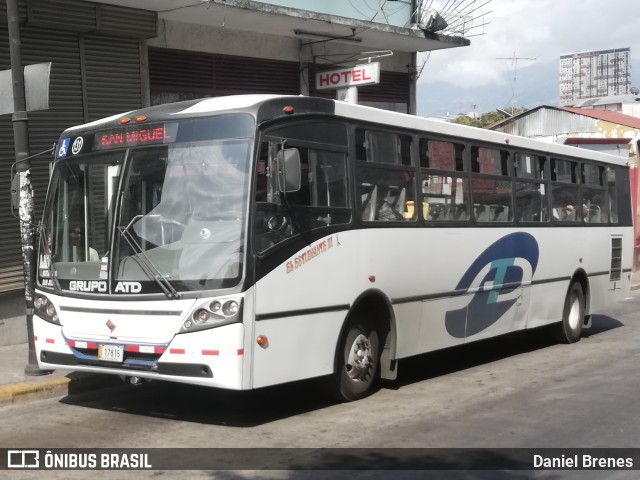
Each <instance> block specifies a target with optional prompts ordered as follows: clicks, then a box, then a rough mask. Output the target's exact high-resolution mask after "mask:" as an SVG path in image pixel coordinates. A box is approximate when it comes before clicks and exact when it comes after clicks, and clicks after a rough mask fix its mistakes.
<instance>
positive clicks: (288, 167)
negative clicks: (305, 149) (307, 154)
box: [276, 148, 302, 193]
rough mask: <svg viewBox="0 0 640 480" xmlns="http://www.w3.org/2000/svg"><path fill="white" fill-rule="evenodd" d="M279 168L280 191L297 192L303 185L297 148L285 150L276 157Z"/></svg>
mask: <svg viewBox="0 0 640 480" xmlns="http://www.w3.org/2000/svg"><path fill="white" fill-rule="evenodd" d="M276 162H277V166H278V190H280V191H281V192H283V193H287V192H297V191H298V190H300V186H301V183H302V179H301V173H300V152H299V151H298V149H297V148H285V149H283V150H280V151H279V152H278V155H277V157H276Z"/></svg>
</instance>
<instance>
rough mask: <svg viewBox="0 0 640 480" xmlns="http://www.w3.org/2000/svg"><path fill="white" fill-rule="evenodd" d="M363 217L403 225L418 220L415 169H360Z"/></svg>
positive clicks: (358, 173)
mask: <svg viewBox="0 0 640 480" xmlns="http://www.w3.org/2000/svg"><path fill="white" fill-rule="evenodd" d="M356 175H357V185H358V196H359V198H360V218H361V219H362V220H364V221H368V222H370V221H381V222H403V221H410V220H415V219H416V215H415V208H414V209H413V210H412V209H411V207H413V206H414V205H415V182H414V176H415V175H414V172H413V170H395V169H393V170H392V169H385V168H380V167H369V166H361V167H360V168H358V171H357V173H356Z"/></svg>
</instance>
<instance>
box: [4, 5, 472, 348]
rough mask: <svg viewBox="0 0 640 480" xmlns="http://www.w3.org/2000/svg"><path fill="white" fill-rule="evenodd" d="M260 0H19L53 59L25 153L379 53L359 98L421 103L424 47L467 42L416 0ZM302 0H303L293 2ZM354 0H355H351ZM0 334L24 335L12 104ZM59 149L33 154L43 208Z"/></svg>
mask: <svg viewBox="0 0 640 480" xmlns="http://www.w3.org/2000/svg"><path fill="white" fill-rule="evenodd" d="M351 3H352V2H346V3H345V2H342V1H340V0H324V1H319V2H294V1H285V0H280V1H273V2H258V1H253V0H153V1H148V0H95V1H86V0H19V2H18V4H19V17H20V30H21V49H22V57H23V63H24V64H25V65H29V64H35V63H42V62H52V68H51V81H50V87H49V93H50V98H49V109H48V110H44V111H34V112H29V113H28V118H29V124H28V125H29V146H30V153H31V154H35V153H38V152H42V151H45V150H47V149H50V148H51V147H52V146H53V144H54V142H56V140H57V138H58V136H59V134H60V133H61V132H62V131H63V130H64V129H66V128H67V127H69V126H72V125H77V124H81V123H86V122H90V121H93V120H97V119H99V118H102V117H106V116H110V115H114V114H117V113H121V112H126V111H129V110H133V109H137V108H141V107H144V106H149V105H155V104H159V103H166V102H171V101H178V100H183V99H190V98H199V97H211V96H221V95H231V94H243V93H276V94H291V95H299V94H302V95H320V96H328V97H332V98H335V92H333V91H319V90H317V89H316V85H315V74H316V72H319V71H322V70H328V69H335V68H339V67H343V66H353V65H356V64H358V63H365V62H368V61H369V59H372V60H373V61H379V62H380V65H381V75H380V84H378V85H370V86H366V87H362V88H361V89H359V93H358V97H359V103H363V104H368V105H372V106H377V107H381V108H387V109H391V110H395V111H401V112H406V113H414V112H415V67H416V66H415V58H416V53H417V52H420V51H429V50H436V49H444V48H452V47H460V46H466V45H469V43H470V42H469V40H467V39H465V38H463V37H450V36H445V35H440V34H437V33H432V32H425V31H423V30H421V29H419V28H418V27H417V25H416V24H415V19H414V14H415V11H416V8H417V2H415V1H408V2H390V1H385V0H371V1H368V2H363V3H366V6H363V7H362V8H357V9H356V10H354V9H353V8H352V7H353V5H351ZM301 4H304V8H305V9H304V10H303V9H301V8H295V7H296V5H298V6H299V5H301ZM347 4H349V6H347ZM354 5H355V4H354ZM8 69H10V57H9V38H8V31H7V14H6V3H5V2H0V70H8ZM0 135H1V138H2V139H3V140H4V141H3V142H0V189H2V190H3V191H5V192H7V193H6V197H5V201H4V202H0V233H1V235H0V345H6V344H12V343H20V342H24V341H25V339H26V330H25V324H24V294H23V287H24V275H23V260H22V251H21V242H20V233H19V225H18V219H17V218H16V216H15V215H14V214H13V213H12V212H11V210H10V202H9V201H8V200H9V191H10V183H11V171H12V169H11V164H12V163H13V162H14V159H13V157H14V147H13V130H12V122H11V115H1V116H0ZM51 161H52V157H50V156H46V155H44V156H41V157H38V158H35V159H34V160H33V161H32V168H31V170H30V173H31V181H32V184H33V188H34V200H35V212H36V217H37V216H39V215H40V214H41V212H42V209H43V205H44V198H45V194H46V189H47V183H48V179H49V171H50V164H51Z"/></svg>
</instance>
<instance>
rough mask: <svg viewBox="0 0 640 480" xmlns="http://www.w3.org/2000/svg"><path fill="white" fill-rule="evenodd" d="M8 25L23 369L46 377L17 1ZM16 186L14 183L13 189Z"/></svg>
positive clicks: (10, 9)
mask: <svg viewBox="0 0 640 480" xmlns="http://www.w3.org/2000/svg"><path fill="white" fill-rule="evenodd" d="M7 22H8V27H9V54H10V56H11V79H12V84H13V115H12V117H11V120H12V122H13V143H14V148H15V155H16V176H17V177H18V178H19V217H20V237H21V239H22V258H23V260H24V298H25V306H26V317H27V341H28V342H29V357H28V361H27V365H26V367H25V369H24V373H25V374H26V375H45V374H47V373H50V372H49V371H48V370H41V369H40V368H39V367H38V361H37V358H36V351H35V343H34V339H33V296H34V282H35V276H36V258H35V251H34V241H33V239H34V229H33V225H34V221H33V220H34V215H33V212H34V207H33V189H32V188H31V172H30V169H31V162H30V160H29V127H28V122H29V119H28V118H27V102H26V97H25V83H24V67H23V65H22V52H21V43H20V16H19V13H18V0H7ZM14 185H16V187H17V186H18V185H17V184H14V183H13V181H12V188H13V186H14Z"/></svg>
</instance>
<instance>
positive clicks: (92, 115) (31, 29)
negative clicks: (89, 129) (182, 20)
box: [0, 0, 155, 292]
mask: <svg viewBox="0 0 640 480" xmlns="http://www.w3.org/2000/svg"><path fill="white" fill-rule="evenodd" d="M2 3H4V2H2ZM76 3H77V2H69V1H65V0H56V2H51V3H47V2H41V1H38V2H32V4H31V7H32V8H31V10H30V11H29V9H27V8H25V3H24V2H21V4H20V13H21V15H20V16H21V20H24V19H26V18H27V13H29V14H30V15H31V17H28V18H29V23H27V24H24V23H23V24H22V25H21V32H20V34H21V43H22V58H23V62H24V64H25V65H28V64H33V63H41V62H52V68H51V84H50V87H49V94H50V98H49V110H45V111H37V112H29V113H28V117H29V144H30V152H31V154H35V153H38V152H40V151H43V150H46V149H48V148H50V147H51V146H52V145H53V143H54V142H55V141H56V140H57V139H58V137H59V135H60V133H61V132H62V131H63V130H64V129H65V128H67V127H69V126H72V125H78V124H81V123H84V122H85V121H91V120H95V119H98V118H101V117H104V116H108V115H112V114H114V113H118V112H122V111H127V110H132V109H135V108H139V107H141V106H142V95H141V81H140V46H139V40H138V39H135V38H123V37H113V36H106V35H101V34H95V33H91V34H85V35H82V34H79V33H76V32H69V31H62V30H58V28H60V29H65V30H72V29H73V26H72V25H70V21H69V17H65V18H66V20H65V21H64V22H59V23H56V22H55V21H52V18H54V17H51V16H48V15H47V11H48V10H47V8H49V9H52V10H55V9H56V8H62V9H63V10H64V9H65V8H66V9H67V10H69V8H71V10H73V9H74V8H75V6H76ZM83 3H84V2H83ZM87 5H88V4H84V5H83V6H84V7H86V6H87ZM3 7H4V5H3ZM33 7H35V9H34V8H33ZM114 8H115V7H112V8H110V9H109V12H108V14H109V15H110V17H109V18H116V17H117V15H122V14H123V12H117V11H115V10H114ZM67 10H64V11H67ZM125 10H126V12H124V13H127V12H128V13H131V12H130V11H129V9H125ZM60 12H61V11H60V10H58V14H60ZM62 13H64V12H62ZM133 13H136V12H133ZM52 15H53V13H52ZM74 15H76V17H78V21H79V23H78V24H76V25H75V26H76V27H77V28H76V30H83V29H84V28H86V27H87V25H89V23H91V22H90V20H88V19H89V16H88V13H87V11H85V10H82V11H75V10H74ZM63 16H64V15H63ZM74 18H75V17H74ZM83 19H84V20H83ZM136 19H137V21H136ZM85 20H86V21H85ZM45 22H46V23H47V24H48V26H47V27H43V26H42V25H40V26H35V25H34V24H33V23H45ZM87 22H88V23H87ZM85 24H86V25H85ZM136 25H138V26H139V29H140V32H142V33H145V32H151V31H155V15H154V14H152V15H151V16H149V15H142V14H140V15H138V16H137V17H130V21H129V23H128V26H130V27H131V30H132V31H131V32H129V33H133V30H135V29H136ZM54 26H55V28H56V29H55V30H54V29H53V28H54ZM140 32H138V33H140ZM83 59H84V67H85V68H84V72H83V71H82V68H81V64H82V62H83ZM10 67H11V64H10V57H9V39H8V33H7V18H6V8H0V69H2V70H5V69H9V68H10ZM83 80H84V83H83ZM83 88H84V92H83ZM85 97H86V98H87V101H86V102H85ZM0 138H2V139H4V141H2V142H0V191H3V192H7V193H6V194H5V195H6V196H5V201H3V202H0V292H6V291H11V290H16V289H21V288H23V286H24V276H23V265H22V263H23V262H22V251H21V244H20V233H19V224H18V219H17V218H16V217H14V216H13V215H12V214H11V211H10V206H9V202H8V192H9V190H10V182H11V178H10V166H11V164H12V163H13V162H14V148H13V127H12V124H11V115H2V116H0ZM52 158H53V157H52V156H48V155H45V156H42V157H38V158H35V159H33V160H32V166H31V181H32V184H33V189H34V202H35V216H36V219H37V220H39V218H40V216H41V215H42V209H43V206H44V199H45V194H46V189H47V184H48V180H49V164H50V162H51V160H52Z"/></svg>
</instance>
